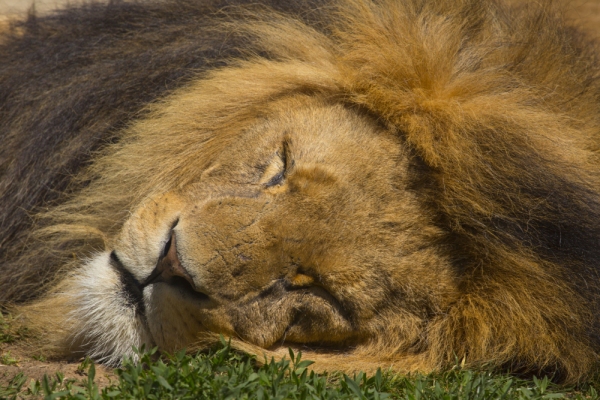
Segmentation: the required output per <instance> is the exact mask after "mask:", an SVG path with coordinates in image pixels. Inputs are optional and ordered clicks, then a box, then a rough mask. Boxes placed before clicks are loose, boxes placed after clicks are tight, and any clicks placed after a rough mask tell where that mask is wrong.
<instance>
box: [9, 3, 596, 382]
mask: <svg viewBox="0 0 600 400" xmlns="http://www.w3.org/2000/svg"><path fill="white" fill-rule="evenodd" d="M261 3H262V4H256V2H255V1H246V0H235V1H233V0H148V1H139V2H138V1H114V2H111V3H109V4H100V3H89V4H83V5H79V6H77V5H74V6H71V7H70V8H67V9H64V10H61V11H56V12H54V13H51V14H47V15H43V16H37V17H36V16H35V15H34V14H31V15H30V16H29V17H28V18H27V19H26V20H24V21H13V22H12V23H11V24H10V27H8V28H5V31H4V34H3V35H2V36H1V37H0V134H1V137H2V146H1V147H0V174H1V178H0V199H1V200H0V201H1V203H0V265H1V268H2V269H1V271H2V273H1V274H0V299H1V300H2V302H3V304H4V306H5V307H8V309H10V310H12V312H17V313H18V314H19V315H21V316H22V318H23V320H24V321H25V322H24V323H26V324H27V325H28V326H30V327H31V328H32V329H38V330H39V331H41V332H43V339H42V341H41V343H40V346H43V347H44V348H46V349H47V351H48V352H49V354H53V355H54V356H57V357H71V356H73V355H79V356H80V355H82V354H85V355H89V356H91V357H93V358H94V359H96V360H99V361H101V362H104V363H107V364H109V365H116V364H118V363H119V362H120V360H121V359H122V358H123V357H124V356H131V355H132V353H133V351H132V347H134V346H135V347H140V346H142V345H146V346H158V348H159V349H160V350H161V351H166V352H172V351H175V350H178V349H182V348H188V349H190V348H202V347H203V346H210V345H211V344H212V343H214V341H215V338H218V337H219V335H224V336H225V337H229V338H232V341H233V342H232V343H233V344H234V345H235V346H237V347H238V348H241V349H245V350H246V351H249V352H252V353H254V354H259V355H260V354H263V353H265V354H284V351H287V350H286V349H287V348H288V347H292V348H296V349H299V350H302V351H303V352H304V354H305V357H306V358H310V359H314V360H316V361H317V364H316V365H317V367H318V368H322V369H343V370H357V369H363V370H372V369H373V368H376V367H378V366H383V367H392V368H394V369H395V370H397V371H402V372H410V371H424V372H426V371H432V370H439V369H443V368H447V367H450V366H452V365H454V363H455V362H456V360H459V361H460V360H462V361H463V362H464V363H465V364H466V365H470V366H476V365H481V364H487V365H492V366H495V367H497V368H501V369H505V370H511V371H515V372H519V373H552V374H554V376H555V378H556V379H558V380H562V381H565V382H574V381H576V380H578V379H583V378H585V377H586V376H589V374H590V373H592V372H593V371H594V370H595V365H596V363H597V361H598V354H599V351H600V318H599V311H600V299H599V294H600V292H599V286H600V270H599V267H600V223H599V221H600V196H599V194H600V73H599V71H600V69H599V68H598V58H597V55H596V53H594V51H595V49H594V44H593V43H592V42H590V41H589V40H587V39H586V38H585V37H584V36H583V35H582V34H580V33H579V32H577V31H576V30H575V29H573V28H572V27H571V26H569V24H568V23H565V22H564V20H563V18H562V17H561V15H560V13H559V12H555V11H553V9H551V8H549V7H543V6H519V7H512V8H511V7H510V6H507V5H506V4H504V3H501V2H498V1H493V0H486V1H482V0H453V1H447V0H402V1H397V0H339V1H336V0H332V1H328V0H307V1H294V2H289V1H284V0H265V1H262V2H261Z"/></svg>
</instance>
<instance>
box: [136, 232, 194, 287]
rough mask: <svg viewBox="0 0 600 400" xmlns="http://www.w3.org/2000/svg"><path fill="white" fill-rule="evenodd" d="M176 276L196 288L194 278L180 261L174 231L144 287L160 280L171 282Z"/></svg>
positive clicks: (143, 284)
mask: <svg viewBox="0 0 600 400" xmlns="http://www.w3.org/2000/svg"><path fill="white" fill-rule="evenodd" d="M175 277H179V278H183V279H185V280H186V281H187V282H188V283H189V284H190V285H191V286H192V289H194V290H196V285H195V284H194V280H193V279H192V277H191V275H190V274H189V272H187V271H186V269H185V268H184V267H183V265H181V262H180V261H179V256H178V255H177V239H176V236H175V232H174V231H173V232H171V238H170V239H169V241H168V242H167V244H166V245H165V250H164V252H163V257H161V259H160V260H159V261H158V264H157V265H156V268H154V271H152V273H151V274H150V276H149V277H148V278H147V279H146V280H145V281H144V283H142V287H145V286H147V285H150V284H153V283H158V282H166V283H171V282H173V278H175Z"/></svg>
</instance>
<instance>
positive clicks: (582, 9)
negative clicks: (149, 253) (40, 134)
mask: <svg viewBox="0 0 600 400" xmlns="http://www.w3.org/2000/svg"><path fill="white" fill-rule="evenodd" d="M513 1H515V2H516V1H522V0H513ZM565 1H568V0H565ZM69 2H70V3H73V2H74V1H72V0H71V1H68V0H36V6H35V7H36V11H37V12H38V13H42V14H43V13H46V12H48V11H50V10H52V9H53V8H55V7H56V6H57V5H61V4H67V3H69ZM31 4H32V1H31V0H0V30H1V27H2V24H3V20H4V21H6V20H7V19H9V18H16V17H19V16H23V15H25V14H26V12H27V10H28V9H29V8H30V6H31ZM571 7H572V8H571V11H570V17H571V18H572V19H573V21H575V22H576V24H577V25H579V26H580V27H581V28H582V29H584V30H585V31H587V32H589V33H590V35H592V36H594V37H596V38H598V39H600V0H573V1H571ZM4 23H5V22H4ZM7 352H10V355H11V356H12V357H13V358H15V359H17V360H18V362H17V363H16V364H14V365H2V364H0V385H2V386H5V385H6V384H7V383H8V381H9V380H10V379H11V378H12V377H13V376H15V375H16V374H17V373H19V372H22V373H23V374H24V375H26V376H28V377H30V378H34V379H41V378H42V377H43V375H44V374H48V375H51V376H53V375H54V373H55V372H57V371H60V372H62V373H63V374H64V375H65V377H66V378H71V379H76V380H82V379H87V378H86V373H87V370H86V371H80V370H79V369H78V367H79V365H80V363H81V360H77V361H72V362H48V361H43V362H42V361H38V360H35V359H33V358H31V357H29V356H28V355H27V354H28V351H26V350H25V349H24V348H23V346H22V345H20V344H12V345H7V344H2V345H0V355H5V354H6V353H7ZM111 380H112V381H113V382H114V381H115V380H116V379H115V377H114V375H113V374H111V372H110V371H109V370H106V369H104V368H102V367H101V366H97V368H96V382H97V383H98V384H99V385H100V386H104V385H106V384H108V383H109V382H110V381H111Z"/></svg>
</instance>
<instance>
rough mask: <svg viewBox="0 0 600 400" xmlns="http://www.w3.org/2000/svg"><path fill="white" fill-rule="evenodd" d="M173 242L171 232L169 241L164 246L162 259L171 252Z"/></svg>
mask: <svg viewBox="0 0 600 400" xmlns="http://www.w3.org/2000/svg"><path fill="white" fill-rule="evenodd" d="M171 243H173V234H171V236H170V237H169V240H168V241H167V243H165V247H164V248H163V251H162V254H161V255H160V258H161V259H163V258H165V257H166V256H167V254H168V253H169V250H170V249H171Z"/></svg>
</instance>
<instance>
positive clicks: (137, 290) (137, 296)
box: [110, 251, 145, 315]
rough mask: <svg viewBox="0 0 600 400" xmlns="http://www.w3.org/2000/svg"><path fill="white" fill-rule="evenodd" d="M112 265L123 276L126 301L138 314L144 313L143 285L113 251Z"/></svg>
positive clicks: (122, 281)
mask: <svg viewBox="0 0 600 400" xmlns="http://www.w3.org/2000/svg"><path fill="white" fill-rule="evenodd" d="M110 265H111V267H112V268H113V269H114V270H115V271H116V272H117V274H118V275H119V277H120V278H121V287H122V291H123V298H124V299H125V301H126V303H127V304H128V305H129V306H131V307H132V308H133V309H135V312H136V314H139V315H144V314H145V307H144V293H143V290H144V288H143V286H142V285H141V284H140V282H138V280H137V279H136V278H135V277H134V276H133V274H132V273H131V272H129V271H128V270H127V268H125V265H123V263H122V262H121V260H120V259H119V257H118V256H117V253H116V252H115V251H112V252H111V253H110Z"/></svg>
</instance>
